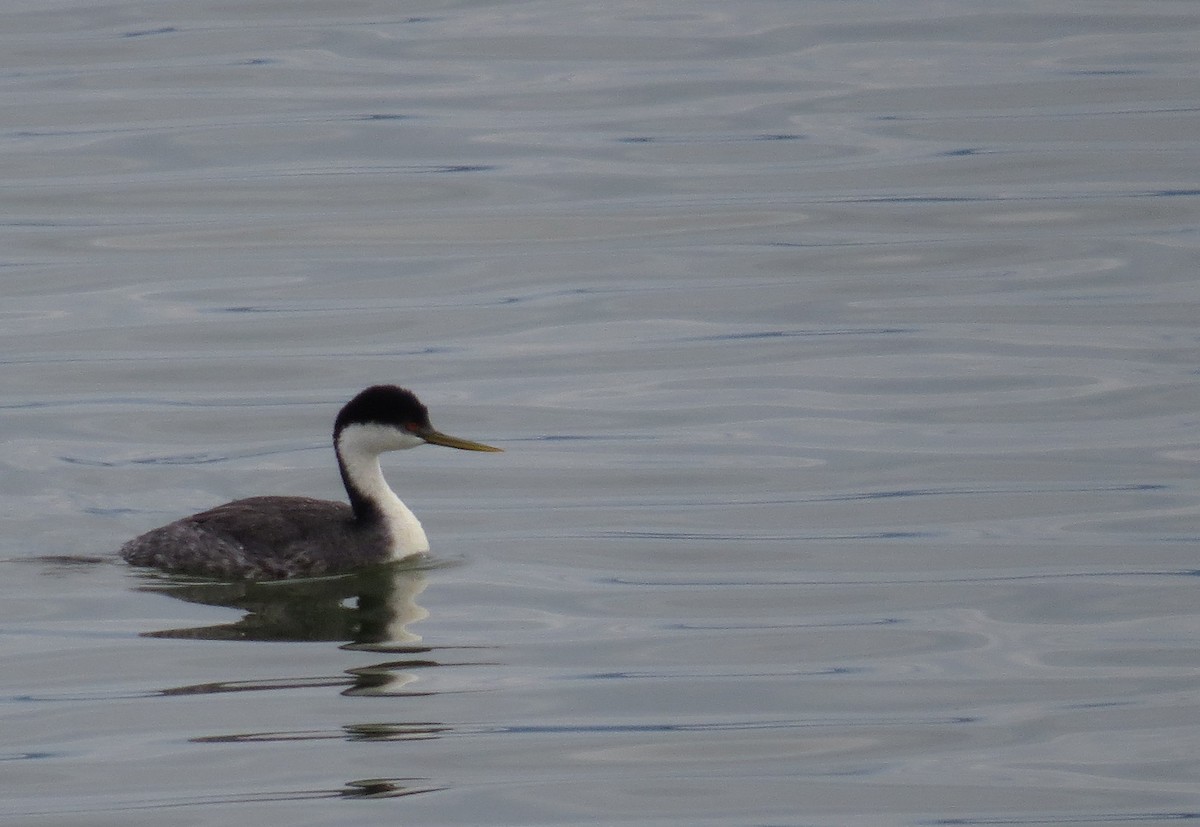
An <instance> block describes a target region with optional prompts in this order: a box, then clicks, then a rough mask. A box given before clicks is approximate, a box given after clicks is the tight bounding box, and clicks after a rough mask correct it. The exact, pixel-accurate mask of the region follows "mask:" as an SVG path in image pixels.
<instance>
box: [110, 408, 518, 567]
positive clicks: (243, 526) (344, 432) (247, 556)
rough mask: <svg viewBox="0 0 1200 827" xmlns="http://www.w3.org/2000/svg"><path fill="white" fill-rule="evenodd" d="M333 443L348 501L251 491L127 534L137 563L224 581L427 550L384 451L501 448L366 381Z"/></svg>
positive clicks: (126, 553) (125, 551)
mask: <svg viewBox="0 0 1200 827" xmlns="http://www.w3.org/2000/svg"><path fill="white" fill-rule="evenodd" d="M333 444H334V449H335V452H336V454H337V460H338V467H339V469H340V470H341V474H342V482H343V483H344V485H345V487H346V493H347V495H348V497H349V499H350V504H349V505H347V504H346V503H340V502H334V501H330V500H317V499H311V498H309V497H270V496H268V497H250V498H248V499H244V500H235V501H233V502H230V503H226V504H224V505H219V506H217V507H216V508H212V509H209V510H208V511H202V512H200V513H199V514H193V515H192V516H190V517H184V518H183V519H181V520H176V521H175V522H173V523H170V524H168V525H165V526H162V527H161V528H156V529H153V530H152V531H149V532H147V533H145V534H143V535H141V536H139V537H135V538H134V539H132V540H130V541H129V542H128V543H126V544H125V545H124V546H122V548H121V556H122V557H123V558H124V559H125V560H126V561H127V562H129V563H131V564H133V565H136V566H152V567H155V568H159V569H163V570H165V571H171V572H178V573H183V574H195V575H202V576H207V577H217V578H222V579H245V580H276V579H283V578H291V577H313V576H321V575H331V574H341V573H344V572H348V571H353V570H355V569H359V568H362V567H364V566H369V565H373V564H377V563H385V562H389V561H392V560H399V559H403V558H405V557H409V556H411V555H415V554H420V553H422V552H425V551H428V550H429V540H428V539H427V538H426V536H425V530H424V529H423V528H422V527H421V523H420V521H419V520H418V519H417V517H416V515H414V514H413V513H412V511H411V510H409V508H408V506H406V505H405V504H404V503H403V502H402V501H401V500H400V498H399V497H397V496H396V494H395V493H394V492H393V491H392V489H391V488H390V487H389V486H388V484H387V480H386V479H384V476H383V470H382V469H381V468H380V465H379V455H380V454H381V453H384V452H385V451H397V450H403V449H406V448H415V447H416V446H418V445H425V444H432V445H445V446H448V447H451V448H459V449H461V450H467V451H500V450H501V449H499V448H493V447H492V446H490V445H483V444H481V443H478V442H470V441H468V440H463V439H459V438H457V437H452V436H448V435H446V434H443V433H441V432H440V431H437V430H434V428H433V427H432V426H431V425H430V424H429V412H428V410H427V409H426V408H425V406H424V405H422V404H421V402H420V401H419V400H418V399H417V397H416V396H415V395H414V394H413V393H412V392H411V391H407V390H405V389H403V388H398V387H396V386H394V385H376V386H373V387H370V388H367V389H366V390H364V391H363V392H362V393H360V394H358V395H357V396H356V397H354V399H352V400H350V402H348V403H347V404H346V405H345V407H343V408H342V410H341V412H340V413H339V414H338V417H337V420H336V422H335V423H334V434H333Z"/></svg>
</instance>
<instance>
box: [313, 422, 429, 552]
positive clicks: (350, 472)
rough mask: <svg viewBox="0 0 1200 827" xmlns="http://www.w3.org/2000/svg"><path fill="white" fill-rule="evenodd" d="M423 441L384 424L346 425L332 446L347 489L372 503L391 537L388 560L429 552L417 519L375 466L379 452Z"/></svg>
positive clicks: (351, 493) (425, 538) (426, 539)
mask: <svg viewBox="0 0 1200 827" xmlns="http://www.w3.org/2000/svg"><path fill="white" fill-rule="evenodd" d="M422 444H424V440H422V439H420V438H419V437H415V436H412V435H411V434H406V433H404V432H402V431H400V430H398V429H396V428H391V427H388V426H385V425H350V426H348V427H346V428H345V429H343V430H342V433H341V434H340V436H339V437H338V441H337V444H336V445H335V446H334V448H335V449H336V450H337V454H338V459H339V461H340V462H341V465H342V469H343V471H344V473H345V481H346V485H347V488H349V487H350V486H353V488H354V491H353V492H351V491H347V493H348V494H350V495H351V500H352V501H353V499H354V496H355V495H356V494H357V495H358V496H359V497H361V498H362V499H364V500H366V501H368V502H370V503H371V504H372V505H374V506H375V507H376V508H377V509H378V510H379V513H380V514H381V515H382V516H383V522H384V525H385V527H386V528H387V532H388V535H389V536H390V537H391V540H392V559H395V560H399V559H401V558H403V557H408V556H409V555H412V554H419V553H421V552H423V551H429V539H428V538H427V537H426V536H425V529H423V528H421V521H420V520H418V519H417V516H416V515H415V514H413V513H412V511H411V510H409V507H408V506H407V505H405V504H404V503H403V502H402V501H401V500H400V498H399V497H397V496H396V493H395V492H394V491H392V489H391V487H389V486H388V484H387V480H386V479H384V477H383V469H382V468H380V467H379V455H380V454H381V453H383V452H384V451H397V450H400V449H403V448H414V447H416V446H417V445H422Z"/></svg>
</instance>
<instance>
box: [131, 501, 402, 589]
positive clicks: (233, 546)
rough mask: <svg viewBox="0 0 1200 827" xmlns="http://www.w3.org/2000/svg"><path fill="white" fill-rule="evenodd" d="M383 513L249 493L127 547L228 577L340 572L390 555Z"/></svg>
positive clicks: (158, 561) (188, 570)
mask: <svg viewBox="0 0 1200 827" xmlns="http://www.w3.org/2000/svg"><path fill="white" fill-rule="evenodd" d="M389 549H390V538H389V537H388V534H387V530H386V527H385V526H384V525H383V523H382V522H381V521H378V520H368V521H362V520H357V519H355V517H354V512H353V511H352V510H351V508H350V506H348V505H346V504H345V503H339V502H333V501H331V500H315V499H310V498H308V497H250V498H248V499H245V500H236V501H234V502H231V503H225V504H224V505H219V506H217V507H216V508H212V509H209V510H208V511H202V512H200V513H199V514H193V515H192V516H190V517H184V518H183V519H182V520H176V521H175V522H173V523H170V524H168V525H165V526H162V527H161V528H156V529H154V530H153V531H148V532H146V533H145V534H143V535H141V536H140V537H136V538H134V539H132V540H130V541H129V542H128V543H126V544H125V545H124V546H122V547H121V556H122V557H123V558H125V560H126V561H127V562H129V563H132V564H133V565H135V566H152V567H154V568H158V569H162V570H164V571H171V572H178V573H183V574H195V575H202V576H206V577H216V578H221V579H245V580H278V579H283V578H289V577H316V576H320V575H325V574H340V573H342V572H347V571H353V570H355V569H358V568H362V567H363V566H368V565H371V564H374V563H381V562H383V561H384V560H386V559H388V555H389Z"/></svg>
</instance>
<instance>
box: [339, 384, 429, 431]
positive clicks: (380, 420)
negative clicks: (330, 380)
mask: <svg viewBox="0 0 1200 827" xmlns="http://www.w3.org/2000/svg"><path fill="white" fill-rule="evenodd" d="M367 424H379V425H396V426H399V427H401V428H404V429H405V430H410V431H418V430H427V429H429V428H430V424H429V409H428V408H426V407H425V406H424V405H422V404H421V400H420V399H417V395H416V394H415V393H413V392H412V391H410V390H407V389H406V388H400V387H397V386H395V385H372V386H371V387H369V388H367V389H366V390H365V391H363V392H362V393H360V394H358V395H357V396H355V397H354V398H353V399H351V400H350V401H349V402H347V403H346V404H345V405H344V406H343V407H342V410H341V411H339V412H338V415H337V420H336V421H335V422H334V425H333V433H334V434H335V435H336V434H339V433H341V431H342V429H343V428H345V427H346V426H347V425H367Z"/></svg>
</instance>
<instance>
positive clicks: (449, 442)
mask: <svg viewBox="0 0 1200 827" xmlns="http://www.w3.org/2000/svg"><path fill="white" fill-rule="evenodd" d="M417 436H419V437H420V438H421V439H423V440H425V441H426V442H428V443H429V444H430V445H445V446H446V447H447V448H457V449H458V450H460V451H495V452H502V451H504V449H503V448H495V447H493V446H491V445H484V444H483V443H482V442H472V441H471V440H469V439H459V438H458V437H456V436H450V435H449V434H443V433H442V432H441V431H435V430H434V429H433V428H429V429H428V430H421V431H418V432H417Z"/></svg>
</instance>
